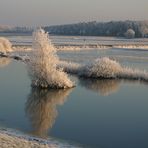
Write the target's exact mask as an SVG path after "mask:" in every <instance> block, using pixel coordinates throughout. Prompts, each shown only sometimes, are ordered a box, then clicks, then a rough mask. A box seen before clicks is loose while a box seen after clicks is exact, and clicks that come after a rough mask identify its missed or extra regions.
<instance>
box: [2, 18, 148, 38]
mask: <svg viewBox="0 0 148 148" xmlns="http://www.w3.org/2000/svg"><path fill="white" fill-rule="evenodd" d="M42 28H43V29H45V31H47V32H49V34H52V35H69V36H72V35H73V36H114V37H127V38H134V37H136V38H140V37H148V21H130V20H127V21H110V22H96V21H92V22H81V23H76V24H67V25H54V26H45V27H42ZM33 31H34V28H33V27H12V28H11V27H8V26H0V33H16V34H19V33H23V34H31V33H32V32H33Z"/></svg>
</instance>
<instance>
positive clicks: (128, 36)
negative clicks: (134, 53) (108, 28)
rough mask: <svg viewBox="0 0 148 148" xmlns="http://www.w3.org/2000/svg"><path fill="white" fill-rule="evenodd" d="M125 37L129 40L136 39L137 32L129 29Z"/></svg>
mask: <svg viewBox="0 0 148 148" xmlns="http://www.w3.org/2000/svg"><path fill="white" fill-rule="evenodd" d="M125 37H126V38H128V39H131V38H134V37H135V31H134V30H133V29H128V30H127V31H126V32H125Z"/></svg>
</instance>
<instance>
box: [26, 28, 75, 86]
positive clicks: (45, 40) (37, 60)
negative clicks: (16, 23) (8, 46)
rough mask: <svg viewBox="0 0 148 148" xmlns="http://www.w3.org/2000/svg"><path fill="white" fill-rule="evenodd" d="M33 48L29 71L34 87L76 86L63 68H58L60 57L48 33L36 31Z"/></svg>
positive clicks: (40, 30)
mask: <svg viewBox="0 0 148 148" xmlns="http://www.w3.org/2000/svg"><path fill="white" fill-rule="evenodd" d="M32 48H33V50H32V54H31V57H30V60H29V63H28V71H29V74H30V76H31V79H32V86H33V87H41V88H70V87H73V86H74V84H73V82H72V81H71V80H70V79H69V78H68V76H67V74H66V73H65V72H63V70H62V69H57V64H58V62H59V59H58V57H57V55H56V50H55V48H54V46H53V45H52V44H51V41H50V40H49V36H48V33H45V31H44V30H42V29H38V30H37V31H35V32H34V33H33V45H32Z"/></svg>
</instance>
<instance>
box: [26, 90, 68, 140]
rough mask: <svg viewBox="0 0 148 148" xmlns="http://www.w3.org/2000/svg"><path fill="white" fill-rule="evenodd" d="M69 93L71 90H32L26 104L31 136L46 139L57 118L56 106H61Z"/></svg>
mask: <svg viewBox="0 0 148 148" xmlns="http://www.w3.org/2000/svg"><path fill="white" fill-rule="evenodd" d="M70 92H71V89H66V90H46V89H43V90H39V89H33V90H32V92H31V94H30V95H29V97H28V100H27V102H26V115H27V116H28V118H29V120H30V121H31V124H32V127H33V134H35V135H37V136H39V137H46V135H47V132H48V129H50V128H52V126H53V124H54V122H55V119H56V116H57V110H56V105H62V104H63V103H64V101H65V100H66V98H67V96H68V95H69V93H70Z"/></svg>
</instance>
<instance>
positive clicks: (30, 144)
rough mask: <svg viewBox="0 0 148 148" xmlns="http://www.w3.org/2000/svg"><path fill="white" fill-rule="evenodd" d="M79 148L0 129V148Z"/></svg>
mask: <svg viewBox="0 0 148 148" xmlns="http://www.w3.org/2000/svg"><path fill="white" fill-rule="evenodd" d="M11 147H13V148H80V147H81V146H77V145H73V144H69V143H67V142H63V141H62V142H61V141H58V140H56V139H53V138H49V139H46V140H45V139H41V138H37V137H33V136H29V135H27V134H24V133H21V132H19V131H15V130H11V129H0V148H11Z"/></svg>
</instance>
